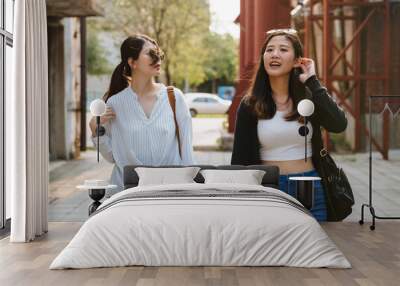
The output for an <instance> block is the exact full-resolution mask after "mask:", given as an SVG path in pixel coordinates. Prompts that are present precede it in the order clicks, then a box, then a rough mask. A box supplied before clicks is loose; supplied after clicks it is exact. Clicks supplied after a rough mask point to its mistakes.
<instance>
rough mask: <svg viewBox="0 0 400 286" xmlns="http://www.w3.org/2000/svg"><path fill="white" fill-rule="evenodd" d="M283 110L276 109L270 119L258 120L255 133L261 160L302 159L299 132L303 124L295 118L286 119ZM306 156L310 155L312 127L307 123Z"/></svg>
mask: <svg viewBox="0 0 400 286" xmlns="http://www.w3.org/2000/svg"><path fill="white" fill-rule="evenodd" d="M285 115H286V113H285V112H284V111H276V114H275V116H274V117H273V118H271V119H261V120H258V125H257V134H258V140H259V141H260V145H261V149H260V157H261V160H262V161H289V160H299V159H304V140H305V139H304V136H301V135H300V134H299V128H300V127H301V126H303V125H302V124H301V123H299V122H298V121H297V120H295V121H286V120H285ZM307 127H308V129H309V133H308V135H307V157H311V156H312V147H311V137H312V134H313V129H312V126H311V123H310V122H308V123H307Z"/></svg>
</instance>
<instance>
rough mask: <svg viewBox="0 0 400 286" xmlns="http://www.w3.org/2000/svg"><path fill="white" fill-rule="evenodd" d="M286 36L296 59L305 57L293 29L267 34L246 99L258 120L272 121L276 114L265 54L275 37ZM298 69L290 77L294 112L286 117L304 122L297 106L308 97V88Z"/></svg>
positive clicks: (278, 30) (273, 31)
mask: <svg viewBox="0 0 400 286" xmlns="http://www.w3.org/2000/svg"><path fill="white" fill-rule="evenodd" d="M276 36H285V37H286V39H288V40H289V41H290V42H291V43H292V45H293V50H294V56H295V58H299V57H302V56H303V46H302V44H301V41H300V39H299V37H298V36H297V32H296V31H295V30H292V29H277V30H271V31H268V32H267V38H266V40H265V42H264V44H263V46H262V48H261V54H260V61H259V64H258V67H257V70H256V72H255V74H254V77H253V80H252V83H251V86H250V88H249V93H248V94H247V95H246V96H245V97H244V101H245V103H247V104H248V105H249V106H250V108H251V110H252V111H253V112H254V114H255V115H256V116H257V118H260V119H271V118H272V117H274V116H275V113H276V104H275V101H274V100H273V98H272V89H271V84H270V81H269V75H268V74H267V72H266V70H265V67H264V53H265V50H266V48H267V45H268V43H269V42H270V41H271V39H272V38H273V37H276ZM297 69H298V68H293V69H292V71H291V72H290V75H289V97H290V98H291V99H292V101H293V110H292V111H291V112H289V114H287V116H285V119H286V120H287V121H294V120H298V121H299V122H302V121H303V118H302V117H301V116H300V114H299V113H298V112H297V105H298V104H299V102H300V100H302V99H304V98H305V97H306V88H305V85H304V84H303V83H301V82H300V80H299V71H298V70H297Z"/></svg>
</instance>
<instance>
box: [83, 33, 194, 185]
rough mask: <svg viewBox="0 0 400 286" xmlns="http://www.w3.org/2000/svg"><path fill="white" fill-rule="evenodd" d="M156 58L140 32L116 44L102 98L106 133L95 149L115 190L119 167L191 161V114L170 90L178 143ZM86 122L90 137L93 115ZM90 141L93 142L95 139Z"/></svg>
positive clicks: (154, 48) (158, 52)
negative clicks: (115, 61)
mask: <svg viewBox="0 0 400 286" xmlns="http://www.w3.org/2000/svg"><path fill="white" fill-rule="evenodd" d="M162 58H163V55H162V51H161V50H160V48H159V47H158V45H157V43H156V42H155V41H154V40H153V39H151V38H149V37H147V36H144V35H135V36H132V37H128V38H127V39H126V40H125V41H124V42H123V43H122V45H121V63H120V64H119V65H118V66H117V67H116V68H115V70H114V72H113V74H112V77H111V83H110V87H109V90H108V91H107V93H106V94H105V96H104V99H105V101H106V104H107V110H106V113H105V114H104V115H103V116H101V119H100V123H101V124H102V125H103V126H104V127H105V130H106V132H105V134H104V135H103V136H101V137H100V143H99V149H100V153H101V154H102V156H103V157H104V158H105V159H106V160H107V161H109V162H111V163H114V164H115V165H114V169H113V172H112V175H111V183H113V184H116V185H118V186H119V187H120V189H122V186H123V180H122V173H123V168H124V166H125V165H190V164H193V163H194V162H193V147H192V118H191V116H190V112H189V109H188V107H187V105H186V103H185V100H184V97H183V94H182V92H181V91H180V90H179V89H176V88H174V95H175V102H176V121H177V125H178V129H179V139H180V140H179V141H180V147H179V145H178V144H179V143H178V139H177V135H176V128H175V121H174V113H173V111H172V108H171V106H170V103H169V100H168V94H167V87H166V86H165V85H163V84H161V83H156V82H155V80H154V77H155V76H158V75H160V68H161V60H162ZM89 125H90V128H91V131H92V138H93V139H95V136H96V122H95V118H92V119H91V120H90V123H89ZM93 142H94V144H97V140H93Z"/></svg>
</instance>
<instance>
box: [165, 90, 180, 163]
mask: <svg viewBox="0 0 400 286" xmlns="http://www.w3.org/2000/svg"><path fill="white" fill-rule="evenodd" d="M167 92H168V100H169V105H170V106H171V109H172V112H173V113H174V122H175V134H176V139H178V148H179V156H180V157H181V158H182V151H181V139H180V136H179V126H178V121H177V120H176V99H175V93H174V87H173V86H168V87H167Z"/></svg>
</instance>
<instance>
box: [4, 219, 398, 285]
mask: <svg viewBox="0 0 400 286" xmlns="http://www.w3.org/2000/svg"><path fill="white" fill-rule="evenodd" d="M80 226H81V223H71V222H64V223H55V222H53V223H50V229H49V233H48V234H47V235H45V236H43V237H42V238H39V239H37V240H35V241H34V242H32V243H28V244H24V243H23V244H15V243H13V244H11V243H9V241H8V238H6V239H3V240H1V241H0V285H2V286H8V285H10V286H11V285H12V286H17V285H54V286H55V285H57V286H61V285H68V286H74V285H137V286H139V285H140V286H148V285H149V286H150V285H167V286H178V285H229V286H230V285H246V286H253V285H256V286H261V285H349V286H350V285H382V286H390V285H400V277H399V274H400V231H399V228H400V222H397V221H396V222H395V221H380V222H378V225H377V229H376V230H375V231H370V230H369V227H368V225H363V226H360V225H358V224H357V223H353V222H345V223H325V224H323V228H324V229H325V230H326V231H327V233H328V234H329V236H330V237H331V239H332V240H333V241H334V242H335V243H336V244H337V246H338V247H339V248H340V249H341V250H342V251H343V253H344V254H345V255H346V257H347V258H348V259H349V261H350V262H351V264H352V266H353V268H352V269H347V270H343V269H305V268H289V267H122V268H100V269H86V270H48V267H49V265H50V263H51V262H52V260H53V259H54V258H55V257H56V255H57V254H58V253H59V252H60V251H61V250H62V249H63V248H64V247H65V246H66V244H67V243H68V242H69V241H70V239H71V238H72V237H73V235H74V234H75V233H76V232H77V230H78V229H79V227H80Z"/></svg>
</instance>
